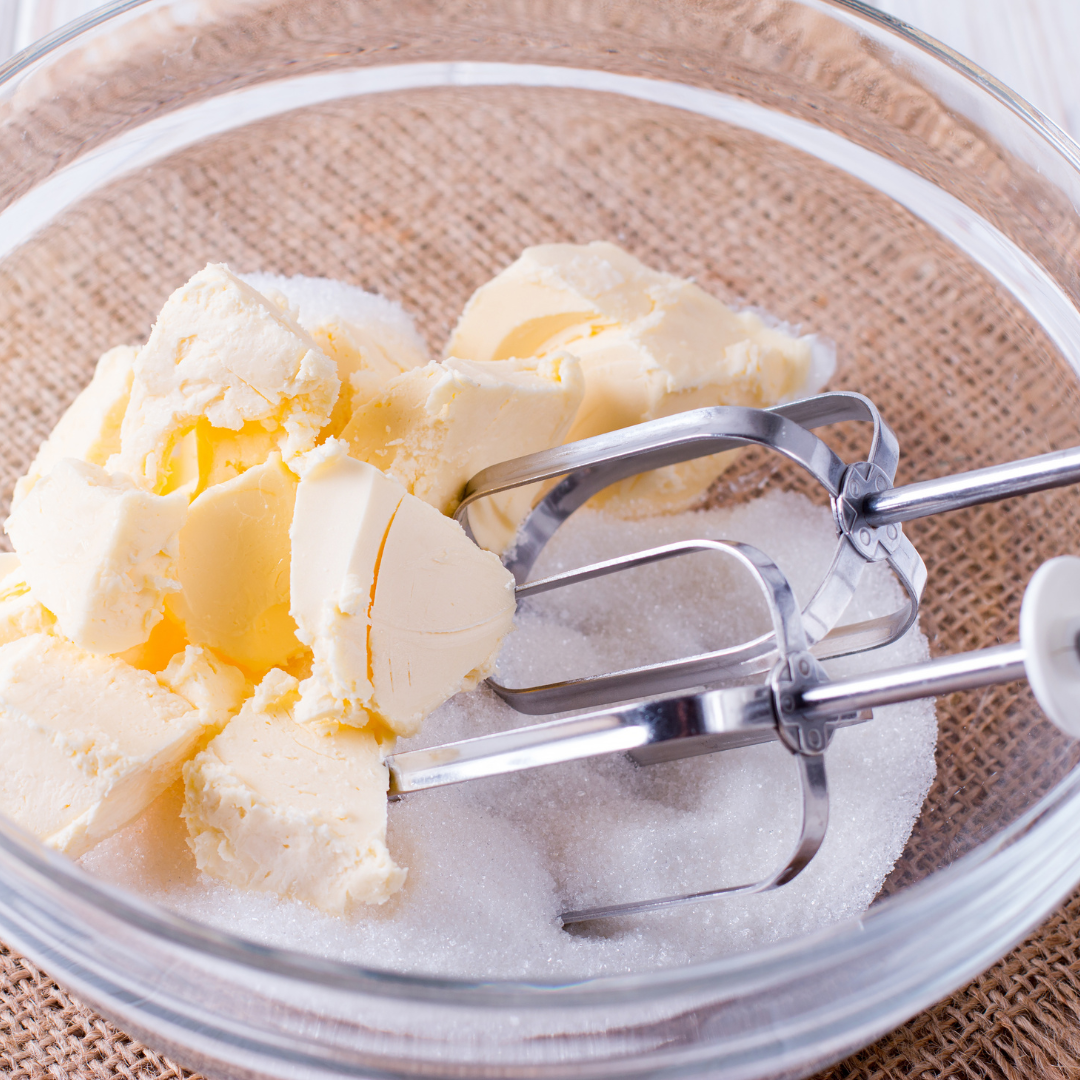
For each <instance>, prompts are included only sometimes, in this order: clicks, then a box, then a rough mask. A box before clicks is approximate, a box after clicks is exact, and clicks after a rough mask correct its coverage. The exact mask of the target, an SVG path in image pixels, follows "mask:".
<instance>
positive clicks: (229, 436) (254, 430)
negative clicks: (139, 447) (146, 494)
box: [157, 417, 280, 499]
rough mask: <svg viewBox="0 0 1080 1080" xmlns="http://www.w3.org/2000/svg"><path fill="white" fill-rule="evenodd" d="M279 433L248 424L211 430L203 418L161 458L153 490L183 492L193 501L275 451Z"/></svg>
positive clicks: (259, 462)
mask: <svg viewBox="0 0 1080 1080" xmlns="http://www.w3.org/2000/svg"><path fill="white" fill-rule="evenodd" d="M279 441H280V433H279V432H276V431H272V430H267V429H266V428H265V427H263V425H262V424H261V423H258V422H255V421H252V422H249V423H246V424H243V425H242V426H241V427H240V428H239V430H237V431H230V430H229V429H228V428H216V427H213V426H212V425H211V424H210V423H209V421H207V419H206V417H200V418H199V419H198V420H197V421H196V422H195V426H194V427H193V428H191V429H190V430H189V431H187V432H186V433H185V434H184V435H182V436H180V438H179V439H177V440H176V441H175V442H174V443H173V446H172V449H171V451H170V452H169V456H168V457H167V458H166V459H165V462H164V466H163V471H162V476H161V479H160V480H159V482H158V485H157V488H158V492H159V494H161V495H167V494H168V493H170V492H172V491H183V492H185V493H186V494H187V496H188V498H190V499H194V498H195V497H196V496H198V495H201V494H202V493H203V492H204V491H205V490H206V489H207V488H209V487H213V486H214V485H215V484H223V483H224V482H225V481H226V480H232V479H233V478H234V477H236V476H240V474H241V473H244V472H247V470H248V469H250V468H253V467H254V466H255V465H261V464H262V463H263V462H264V461H266V459H267V458H268V457H269V456H270V455H271V454H272V453H275V452H277V446H278V443H279Z"/></svg>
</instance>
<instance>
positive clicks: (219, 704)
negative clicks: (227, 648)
mask: <svg viewBox="0 0 1080 1080" xmlns="http://www.w3.org/2000/svg"><path fill="white" fill-rule="evenodd" d="M157 680H158V682H159V683H161V685H162V686H164V687H165V688H166V689H167V690H171V691H172V692H173V693H174V694H179V695H180V697H182V698H183V699H184V700H185V701H186V702H187V703H188V704H189V705H190V706H191V707H192V708H193V709H198V710H199V712H200V713H201V714H202V718H203V722H204V723H205V724H206V725H207V727H208V728H209V729H210V730H212V731H213V732H214V733H215V734H216V733H217V732H219V731H221V730H222V729H223V728H224V727H225V725H226V724H227V723H228V722H229V721H230V720H231V719H232V718H233V717H234V716H235V715H236V714H237V713H238V712H239V711H240V708H241V706H242V705H243V704H244V702H245V701H246V700H247V699H248V698H249V697H251V695H252V693H254V690H255V687H254V685H253V684H252V683H251V682H250V681H249V680H248V678H247V676H246V675H245V674H244V673H243V672H242V671H241V670H240V669H239V668H237V667H233V666H232V664H226V663H225V661H224V660H222V659H221V658H220V657H218V656H215V655H214V654H213V653H212V652H210V650H209V649H204V648H202V647H201V646H198V645H188V646H187V648H185V649H184V650H183V651H182V652H178V653H177V654H176V655H175V656H174V657H173V658H172V660H170V661H169V663H168V665H167V666H166V668H165V670H164V671H162V672H160V673H159V675H158V677H157Z"/></svg>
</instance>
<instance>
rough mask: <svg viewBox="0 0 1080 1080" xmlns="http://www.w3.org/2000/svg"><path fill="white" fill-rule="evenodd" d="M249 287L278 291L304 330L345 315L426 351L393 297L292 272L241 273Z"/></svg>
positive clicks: (414, 329)
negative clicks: (290, 275) (392, 334)
mask: <svg viewBox="0 0 1080 1080" xmlns="http://www.w3.org/2000/svg"><path fill="white" fill-rule="evenodd" d="M240 277H241V278H243V280H244V281H246V282H247V283H248V284H249V285H250V286H251V287H252V288H253V289H256V290H258V291H259V292H262V293H274V292H277V293H280V294H281V295H282V296H284V297H285V300H286V302H287V303H288V304H289V305H291V306H292V307H293V308H295V309H296V311H297V321H298V322H299V323H300V325H301V326H302V327H303V328H304V329H305V330H308V331H314V330H317V329H318V328H319V327H320V326H322V325H324V324H326V323H333V322H337V321H338V320H340V319H345V320H346V321H348V322H351V323H355V324H356V325H357V326H361V327H363V326H367V325H369V324H371V323H376V324H379V325H381V326H383V327H385V328H386V329H388V330H392V331H394V332H396V333H397V334H398V335H400V336H401V337H402V338H403V339H404V340H405V341H406V342H407V344H408V346H409V348H410V349H412V350H414V351H415V352H417V353H420V354H424V353H426V352H427V345H426V344H425V343H424V340H423V338H421V337H420V335H419V333H418V332H417V330H416V324H415V322H414V321H413V317H412V316H411V315H410V314H409V313H408V312H407V311H406V310H405V309H404V308H403V307H402V306H401V305H400V304H397V303H395V302H394V301H393V300H388V299H387V298H386V297H385V296H380V295H379V294H378V293H370V292H365V291H364V290H363V289H361V288H360V287H359V286H357V285H349V284H347V283H346V282H344V281H336V280H334V279H333V278H315V277H304V276H303V275H302V274H296V275H295V276H294V277H286V276H285V275H283V274H266V273H262V272H259V273H254V274H241V275H240Z"/></svg>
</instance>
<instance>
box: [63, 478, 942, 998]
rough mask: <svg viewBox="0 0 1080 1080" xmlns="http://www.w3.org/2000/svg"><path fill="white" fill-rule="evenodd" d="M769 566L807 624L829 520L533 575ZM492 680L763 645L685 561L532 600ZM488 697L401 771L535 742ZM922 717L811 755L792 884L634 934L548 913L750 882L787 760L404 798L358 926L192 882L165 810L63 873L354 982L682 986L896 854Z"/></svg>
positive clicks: (551, 562)
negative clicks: (758, 560) (462, 752)
mask: <svg viewBox="0 0 1080 1080" xmlns="http://www.w3.org/2000/svg"><path fill="white" fill-rule="evenodd" d="M698 536H704V537H710V538H717V539H737V540H743V541H746V542H749V543H752V544H755V545H756V546H757V547H759V548H761V549H762V550H764V551H766V552H768V553H769V555H770V557H772V558H773V559H774V560H775V561H776V563H777V564H778V565H779V566H780V568H781V569H782V570H783V571H784V573H785V574H786V575H787V576H788V578H789V579H790V581H791V582H792V584H793V586H794V588H795V591H796V594H797V595H798V596H799V599H800V601H801V602H803V603H805V602H806V600H807V599H808V598H809V596H810V595H811V593H812V591H813V589H814V588H815V587H816V585H817V583H818V582H819V581H820V580H821V577H822V576H823V574H824V572H825V570H826V568H827V567H828V565H829V561H830V559H831V556H832V552H833V549H834V546H835V543H836V541H835V534H834V532H833V528H832V524H831V519H830V515H829V511H828V510H827V509H826V508H823V507H820V506H816V505H814V504H812V503H811V502H810V501H809V500H807V499H805V498H804V497H802V496H799V495H794V494H790V493H784V492H780V491H776V492H771V493H769V494H766V495H764V496H762V497H760V498H758V499H756V500H755V501H753V502H751V503H747V504H744V505H741V506H738V507H735V508H732V509H722V510H709V511H700V512H690V513H685V514H679V515H673V516H670V517H659V518H652V519H647V520H642V521H634V522H629V521H623V520H620V519H617V518H613V517H608V516H605V515H602V514H598V513H592V512H589V511H582V512H579V513H578V514H577V515H575V516H574V518H572V519H571V520H570V521H569V522H568V523H567V524H566V525H564V527H563V528H562V530H561V531H560V532H559V533H558V534H557V535H556V537H555V538H554V539H553V540H552V541H551V543H550V544H549V546H548V548H547V550H546V551H545V552H544V555H543V557H542V559H541V561H540V563H539V564H538V565H537V567H536V570H535V573H534V576H539V575H543V574H547V573H554V572H557V571H558V570H561V569H566V568H570V567H573V566H580V565H583V564H585V563H587V562H592V561H595V560H598V559H602V558H609V557H612V556H614V555H617V554H622V553H625V552H628V551H634V550H637V549H640V548H644V547H650V546H654V545H656V544H661V543H667V542H670V541H672V540H676V539H684V538H690V537H698ZM902 596H903V594H902V592H901V589H900V587H899V585H898V584H897V583H896V582H895V580H894V579H893V578H892V576H891V574H890V573H889V571H888V569H887V568H886V567H884V566H882V565H872V566H868V567H867V570H866V574H865V576H864V581H863V585H862V586H861V587H860V590H859V595H858V596H857V597H856V599H855V601H854V603H853V604H852V607H851V609H850V610H849V612H848V613H847V614H846V615H845V621H855V620H856V619H860V618H867V617H870V616H874V615H880V614H884V613H885V612H887V611H889V610H892V609H893V608H895V607H897V606H898V605H899V604H900V603H901V601H902ZM517 622H518V628H517V630H516V631H515V632H514V633H513V634H511V635H510V637H509V638H508V639H507V642H506V644H505V646H504V649H503V654H502V656H501V658H500V666H499V673H498V677H499V679H500V681H502V682H504V683H506V684H509V685H525V684H530V683H535V682H538V681H549V680H554V679H560V678H568V677H573V676H580V675H586V674H591V673H598V672H601V671H605V670H611V669H614V668H619V667H625V666H629V665H634V664H639V663H645V662H649V661H652V660H662V659H667V658H671V657H675V656H680V655H688V654H692V653H697V652H702V651H705V650H708V649H714V648H719V647H722V646H724V645H728V644H732V643H735V642H738V641H741V640H745V639H746V638H748V637H751V636H754V635H756V634H758V633H760V632H762V631H763V630H764V629H766V628H767V627H768V619H767V615H766V611H765V607H764V603H763V601H762V600H761V598H760V594H759V593H758V592H757V587H756V586H755V585H754V584H753V582H752V581H751V579H750V578H749V576H748V575H747V574H746V572H745V571H744V570H741V569H740V568H738V567H737V566H736V565H735V564H734V562H733V561H732V560H729V559H724V558H721V557H719V556H716V555H713V554H696V555H693V556H689V557H686V558H681V559H676V560H673V561H669V562H665V563H663V564H660V565H656V566H653V567H648V568H642V569H640V570H635V571H633V572H631V573H629V574H620V575H615V576H613V577H609V578H605V579H601V580H599V581H595V582H590V583H587V584H583V585H580V586H574V587H573V588H571V589H566V590H560V591H558V592H553V593H548V594H545V595H543V596H540V597H537V598H535V599H532V600H530V601H528V602H527V603H526V604H524V605H523V606H522V609H521V611H520V612H519V615H518V620H517ZM927 655H928V651H927V645H926V640H925V638H924V637H923V635H922V634H921V633H920V632H919V630H918V628H917V627H915V628H913V630H912V631H910V632H909V633H908V634H907V635H906V636H905V637H904V638H903V639H902V640H901V641H899V642H897V643H896V644H894V645H892V646H890V647H889V648H887V649H881V650H878V651H876V652H873V653H868V654H864V655H862V656H859V657H854V658H846V659H844V660H840V661H832V662H830V663H829V664H828V665H827V667H828V669H829V671H830V673H831V674H833V675H834V676H837V675H841V674H847V673H849V672H856V671H865V670H872V669H875V668H880V667H886V666H891V665H896V664H902V663H912V662H915V661H918V660H922V659H925V658H926V656H927ZM540 719H542V718H538V717H525V716H522V715H520V714H518V713H515V712H514V711H513V710H512V709H510V708H509V707H508V706H507V705H506V704H504V703H503V702H502V701H500V700H499V699H498V698H497V697H496V696H495V695H494V694H493V693H492V692H491V691H490V690H489V689H487V688H486V687H481V688H480V689H478V690H476V691H474V692H472V693H468V694H461V695H458V696H457V697H456V698H454V699H452V700H451V701H449V702H447V703H446V704H445V705H443V706H442V707H441V708H440V709H438V710H437V711H436V712H435V713H433V714H432V715H431V716H430V717H429V718H428V720H427V722H426V723H425V726H424V730H423V732H422V733H421V735H420V736H418V737H417V738H416V739H413V740H409V741H408V742H407V743H405V742H403V743H399V745H398V747H397V749H406V748H409V747H411V746H428V745H434V744H437V743H441V742H446V741H450V740H453V739H460V738H466V737H469V736H473V735H479V734H483V733H485V732H488V731H495V730H502V729H506V728H510V727H517V726H522V725H524V724H532V723H536V722H538V721H539V720H540ZM936 733H937V728H936V719H935V709H934V703H933V702H932V701H920V702H913V703H909V704H904V705H895V706H890V707H888V708H881V709H878V710H876V715H875V719H874V720H873V721H872V722H870V723H867V724H863V725H860V726H858V727H855V728H850V729H847V730H842V731H839V732H837V734H836V736H835V738H834V740H833V743H832V745H831V746H830V748H829V750H828V752H827V755H826V766H827V771H828V776H829V784H830V794H831V799H832V805H831V814H830V823H829V831H828V835H827V837H826V839H825V842H824V844H823V845H822V848H821V851H820V852H819V854H818V856H817V857H816V859H815V860H814V861H813V863H811V865H810V866H809V867H808V868H807V869H806V870H805V871H804V872H803V873H802V874H801V875H800V876H799V877H798V878H796V879H795V880H794V881H793V882H791V883H790V884H788V885H786V886H784V887H783V888H782V889H779V890H777V891H775V892H772V893H768V894H758V895H749V896H741V897H738V896H736V897H727V898H723V899H718V900H715V901H710V902H707V903H702V904H695V905H691V906H688V907H684V908H680V909H673V910H668V911H664V912H660V913H656V914H652V915H647V916H638V917H635V918H624V919H621V920H616V921H610V922H600V923H595V924H589V925H587V926H585V927H582V928H580V929H579V930H577V931H576V932H573V933H570V932H567V931H565V930H562V929H560V928H559V927H558V926H557V924H556V923H555V921H554V919H555V916H556V915H557V913H558V912H559V911H563V910H567V909H569V908H576V907H582V906H587V905H592V904H599V903H613V902H617V901H623V900H636V899H646V898H650V897H658V896H667V895H671V894H673V893H680V892H691V891H696V890H701V889H707V888H715V887H717V886H721V885H729V884H741V883H745V882H750V881H754V880H758V879H760V878H762V877H764V876H766V875H767V874H768V873H769V872H770V871H771V870H772V869H773V868H775V867H777V866H779V865H781V864H782V863H783V862H784V861H785V860H786V858H787V856H788V853H789V852H790V850H791V847H792V845H793V843H794V840H795V836H796V833H797V829H798V786H797V779H796V774H795V766H794V762H793V759H792V757H791V755H790V754H788V753H787V752H786V751H785V750H784V749H783V748H782V747H780V746H779V745H778V744H775V743H774V744H768V745H762V746H754V747H747V748H744V749H741V750H733V751H727V752H725V753H720V754H712V755H709V756H706V757H700V758H693V759H689V760H685V761H678V762H670V763H666V764H662V765H652V766H648V767H639V766H636V765H634V764H633V763H632V762H630V761H629V759H627V758H625V757H622V756H619V757H613V758H606V759H594V760H590V761H584V762H577V763H573V764H569V765H561V766H555V767H550V768H546V769H539V770H535V771H532V772H529V773H522V774H518V775H514V776H506V777H499V778H494V779H490V780H483V781H475V782H472V783H469V784H462V785H458V786H456V787H452V788H444V789H439V790H433V791H428V792H419V793H416V794H413V795H410V796H408V797H407V798H405V799H403V800H402V801H401V802H399V803H396V804H393V805H391V806H390V810H389V819H390V826H389V838H388V839H389V845H390V848H391V851H392V852H393V854H394V858H395V860H396V861H397V862H398V863H399V864H401V865H403V866H407V867H409V878H408V880H407V882H406V884H405V887H404V889H403V890H402V891H401V893H399V894H398V895H397V896H395V897H394V898H393V899H391V900H390V901H389V902H388V903H387V904H385V905H384V906H382V907H378V908H368V907H359V908H357V909H355V910H353V911H351V912H350V913H349V915H348V916H347V917H345V918H340V919H339V918H334V917H331V916H327V915H324V914H322V913H320V912H318V911H315V910H313V909H311V908H308V907H306V906H304V905H302V904H299V903H291V902H286V901H281V900H279V899H277V898H276V897H273V896H269V895H265V894H260V893H252V892H240V891H237V890H235V889H233V888H231V887H230V886H227V885H224V884H222V883H220V882H216V881H214V880H212V879H210V878H208V877H205V876H204V875H202V874H200V873H199V872H198V871H197V870H196V869H195V866H194V862H193V860H192V858H191V856H190V854H189V853H188V851H187V848H186V845H185V843H184V840H185V831H184V826H183V823H182V822H181V820H180V818H179V807H180V802H181V798H182V793H181V792H180V791H179V790H177V789H174V790H172V791H170V792H168V793H167V794H166V795H164V796H162V798H161V799H159V800H158V801H157V802H156V803H155V804H154V805H153V806H152V807H151V808H150V809H149V810H148V811H147V812H146V813H145V814H144V815H143V816H142V817H141V818H140V819H139V820H137V821H136V822H135V823H133V824H132V825H130V826H128V827H127V828H126V829H124V830H122V831H121V832H120V833H118V834H117V835H115V836H114V837H112V838H110V839H109V840H107V841H105V842H104V843H102V844H99V845H98V846H97V847H96V848H95V849H94V850H93V851H91V852H89V853H88V854H87V855H85V856H84V857H83V859H82V865H83V866H84V867H86V868H87V869H88V870H89V871H90V872H92V873H93V874H95V875H96V876H97V877H99V878H103V879H105V880H107V881H110V882H112V883H115V884H117V885H120V886H122V887H124V888H127V889H130V890H133V891H135V892H137V893H140V894H141V895H142V896H143V897H145V898H146V899H149V900H152V901H155V902H157V903H160V904H162V905H164V906H165V907H168V908H170V909H172V910H174V911H176V912H179V913H182V914H185V915H187V916H189V917H191V918H194V919H197V920H200V921H202V922H205V923H209V924H211V925H213V926H215V927H218V928H221V929H226V930H230V931H233V932H236V933H239V934H241V935H243V936H245V937H249V938H254V939H256V940H259V941H262V942H266V943H270V944H275V945H282V946H287V947H289V948H293V949H298V950H301V951H305V952H310V953H315V954H319V955H323V956H331V957H337V958H340V959H344V960H350V961H353V962H357V963H362V964H364V965H367V966H371V967H376V968H383V969H392V970H396V971H401V972H416V973H425V974H435V975H447V976H456V977H465V978H477V977H479V978H492V977H494V978H527V979H549V978H556V979H563V978H581V977H586V976H594V975H601V974H614V973H619V972H627V971H641V970H648V969H654V968H658V967H667V966H674V965H682V964H686V963H690V962H694V961H700V960H705V959H710V958H713V957H717V956H721V955H723V954H726V953H732V952H739V951H745V950H748V949H752V948H754V947H757V946H760V945H764V944H766V943H769V942H773V941H777V940H780V939H782V938H786V937H792V936H796V935H800V934H804V933H807V932H809V931H811V930H814V929H816V928H818V927H821V926H824V925H827V924H829V923H831V922H835V921H837V920H840V919H844V918H847V917H850V916H852V915H856V914H857V913H858V912H860V911H862V910H864V909H865V908H866V907H867V906H868V905H869V903H870V902H871V901H872V900H873V898H874V896H875V894H876V893H877V891H878V890H879V888H880V887H881V883H882V881H883V880H884V878H885V876H886V875H887V874H888V872H889V870H890V869H891V867H892V866H893V864H894V862H895V861H896V859H897V858H898V857H899V855H900V854H901V852H902V851H903V847H904V844H905V843H906V841H907V838H908V835H909V834H910V831H911V828H912V825H913V824H914V822H915V820H916V818H917V817H918V814H919V811H920V809H921V807H922V803H923V800H924V799H925V797H926V794H927V792H928V790H929V788H930V784H931V782H932V780H933V777H934V769H935V765H934V747H935V742H936Z"/></svg>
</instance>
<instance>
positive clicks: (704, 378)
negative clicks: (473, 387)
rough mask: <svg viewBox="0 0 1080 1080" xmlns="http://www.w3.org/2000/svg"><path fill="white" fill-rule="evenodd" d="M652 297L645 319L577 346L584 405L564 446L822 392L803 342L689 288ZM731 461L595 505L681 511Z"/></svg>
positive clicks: (635, 485)
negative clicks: (683, 416)
mask: <svg viewBox="0 0 1080 1080" xmlns="http://www.w3.org/2000/svg"><path fill="white" fill-rule="evenodd" d="M652 295H653V299H654V302H655V307H654V309H653V311H652V312H651V313H650V314H649V315H647V316H645V317H643V318H641V319H638V320H636V321H635V322H633V323H631V324H629V325H628V326H625V327H610V328H608V329H606V330H603V331H601V332H599V333H597V334H594V335H593V336H592V337H589V338H587V339H586V338H580V339H578V340H576V341H575V343H574V348H575V349H577V352H578V356H579V358H580V360H581V368H582V372H583V373H584V375H585V400H584V401H583V402H582V406H581V409H580V410H579V412H578V416H577V419H576V420H575V422H574V424H573V426H572V427H571V429H570V433H569V435H568V436H567V441H568V442H573V441H575V440H577V439H587V438H589V437H590V436H593V435H601V434H604V433H606V432H609V431H615V430H618V429H619V428H623V427H627V426H629V425H631V424H639V423H643V422H644V421H647V420H656V419H659V418H660V417H664V416H672V415H675V414H676V413H681V412H687V411H689V410H691V409H700V408H705V407H708V406H713V405H744V406H748V407H751V408H767V407H769V406H771V405H776V404H779V403H780V402H782V401H789V400H792V399H793V398H796V397H799V396H801V395H802V394H804V393H812V392H815V391H816V390H818V389H820V384H819V385H814V384H813V382H812V380H811V375H812V374H813V373H814V372H813V368H814V353H813V345H812V342H811V340H810V339H809V338H795V337H792V336H790V335H788V334H784V333H781V332H780V331H776V330H772V329H770V328H768V327H766V326H765V325H764V323H763V322H762V321H761V319H760V318H759V317H758V316H756V315H754V314H751V313H742V314H735V313H734V312H732V311H731V310H730V309H729V308H728V307H727V306H726V305H725V304H723V303H721V302H720V301H719V300H717V299H716V298H715V297H713V296H710V295H709V294H708V293H706V292H705V291H704V290H703V289H701V288H699V287H698V286H697V285H695V284H694V283H693V282H689V281H674V282H669V283H666V284H665V285H664V286H663V287H661V288H655V289H653V290H652ZM824 374H825V378H827V377H828V375H830V374H831V369H830V370H829V371H827V372H826V373H824ZM818 377H820V376H818ZM736 454H737V451H728V452H727V453H721V454H715V455H712V456H710V457H707V458H697V459H695V460H693V461H687V462H680V463H679V464H676V465H669V466H666V467H664V468H660V469H654V470H653V471H651V472H648V473H642V474H640V475H638V476H633V477H629V478H627V479H626V480H623V481H620V482H619V483H617V484H613V485H612V486H611V487H609V488H607V489H606V490H605V491H603V492H601V493H600V494H599V495H598V496H596V497H595V498H594V499H593V500H592V505H593V506H594V507H600V508H608V509H612V510H614V511H616V512H618V513H621V514H624V515H628V516H634V515H638V514H650V513H659V512H667V513H676V512H678V511H681V510H686V509H688V508H689V507H691V506H692V505H694V504H695V503H696V502H698V501H699V500H700V499H701V498H702V496H704V494H705V492H706V491H707V490H708V488H709V486H710V485H711V484H712V483H713V481H714V480H715V479H716V478H717V477H718V476H719V475H720V473H721V472H723V470H724V469H725V468H727V466H728V465H729V464H730V463H731V462H732V461H733V460H734V458H735V456H736Z"/></svg>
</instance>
